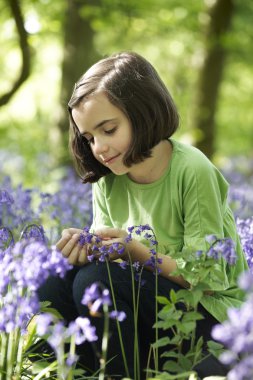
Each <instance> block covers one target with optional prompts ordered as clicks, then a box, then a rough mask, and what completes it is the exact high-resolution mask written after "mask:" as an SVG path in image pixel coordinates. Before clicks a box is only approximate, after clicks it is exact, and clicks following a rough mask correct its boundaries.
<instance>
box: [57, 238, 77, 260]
mask: <svg viewBox="0 0 253 380" xmlns="http://www.w3.org/2000/svg"><path fill="white" fill-rule="evenodd" d="M79 237H80V235H79V234H75V235H73V236H71V238H70V239H69V240H68V241H67V243H66V244H65V245H64V246H63V248H62V249H60V251H61V252H62V254H63V256H64V257H69V255H70V254H71V252H72V250H73V249H74V248H75V247H76V246H77V248H78V250H79V249H80V247H79V246H78V240H79Z"/></svg>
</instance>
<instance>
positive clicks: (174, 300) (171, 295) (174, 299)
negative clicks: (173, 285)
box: [170, 289, 177, 304]
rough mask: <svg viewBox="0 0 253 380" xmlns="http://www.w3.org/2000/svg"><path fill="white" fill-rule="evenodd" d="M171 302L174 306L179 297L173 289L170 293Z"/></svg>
mask: <svg viewBox="0 0 253 380" xmlns="http://www.w3.org/2000/svg"><path fill="white" fill-rule="evenodd" d="M170 300H171V302H172V303H174V304H175V303H176V302H177V295H176V292H175V290H174V289H171V291H170Z"/></svg>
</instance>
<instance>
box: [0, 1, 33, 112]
mask: <svg viewBox="0 0 253 380" xmlns="http://www.w3.org/2000/svg"><path fill="white" fill-rule="evenodd" d="M8 5H9V7H10V9H11V14H12V16H13V18H14V20H15V24H16V28H17V32H18V36H19V46H20V50H21V55H22V66H21V68H20V73H19V75H18V78H17V79H16V81H15V82H14V83H13V85H12V87H11V89H10V90H9V91H7V92H6V93H5V94H3V95H1V96H0V107H2V106H4V105H6V104H7V103H8V102H9V100H10V99H11V98H12V96H13V95H14V94H15V92H17V91H18V89H19V87H20V86H21V85H22V84H23V83H24V82H25V81H26V79H27V78H28V77H29V75H30V69H31V53H30V47H29V44H28V34H27V32H26V30H25V27H24V19H23V15H22V11H21V7H20V2H19V0H9V1H8Z"/></svg>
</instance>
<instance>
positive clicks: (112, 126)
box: [72, 92, 132, 175]
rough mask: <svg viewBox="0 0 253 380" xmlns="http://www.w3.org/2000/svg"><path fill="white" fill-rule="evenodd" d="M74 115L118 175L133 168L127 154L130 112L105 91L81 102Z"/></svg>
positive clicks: (99, 156)
mask: <svg viewBox="0 0 253 380" xmlns="http://www.w3.org/2000/svg"><path fill="white" fill-rule="evenodd" d="M72 117H73V119H74V121H75V123H76V125H77V127H78V129H79V132H80V133H81V135H82V136H83V137H84V138H86V139H87V140H88V142H89V144H90V147H91V150H92V153H93V155H94V157H95V158H96V159H97V160H98V161H99V162H101V164H103V165H104V166H107V167H108V168H109V169H110V170H111V171H112V172H113V173H115V174H118V175H121V174H126V173H128V172H129V168H128V167H126V166H125V165H124V163H123V158H124V156H125V154H126V152H127V151H128V149H129V147H130V144H131V141H132V127H131V124H130V122H129V120H128V118H127V117H126V115H125V114H124V113H123V112H122V111H121V110H120V109H119V108H117V107H116V106H114V105H113V104H112V103H111V102H110V101H109V100H108V98H107V96H106V95H105V94H104V93H103V92H100V93H97V94H95V95H92V96H90V97H89V98H88V99H87V100H86V101H83V102H81V103H80V104H79V105H78V106H77V107H76V108H74V109H73V110H72Z"/></svg>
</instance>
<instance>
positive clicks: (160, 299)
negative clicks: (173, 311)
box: [156, 296, 171, 305]
mask: <svg viewBox="0 0 253 380" xmlns="http://www.w3.org/2000/svg"><path fill="white" fill-rule="evenodd" d="M156 299H157V301H158V302H159V303H160V304H162V305H171V302H170V300H169V299H168V298H166V297H163V296H157V297H156Z"/></svg>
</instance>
